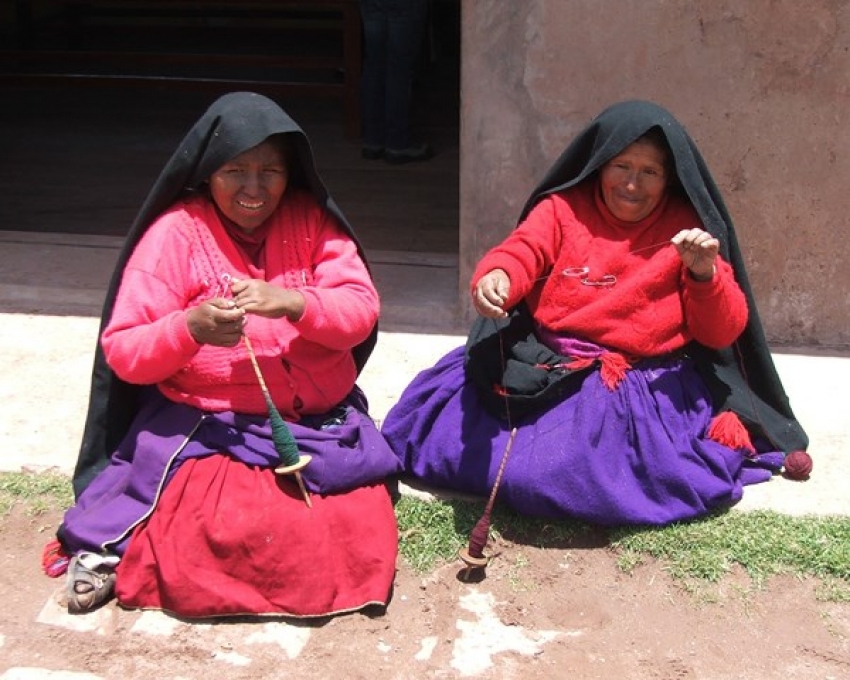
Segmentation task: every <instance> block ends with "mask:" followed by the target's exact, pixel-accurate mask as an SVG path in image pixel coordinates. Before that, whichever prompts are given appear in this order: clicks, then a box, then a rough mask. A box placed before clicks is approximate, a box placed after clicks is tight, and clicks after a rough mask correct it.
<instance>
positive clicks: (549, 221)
mask: <svg viewBox="0 0 850 680" xmlns="http://www.w3.org/2000/svg"><path fill="white" fill-rule="evenodd" d="M559 219H560V218H559V216H558V215H557V212H556V206H555V202H554V201H553V199H552V198H546V199H543V200H542V201H541V202H540V203H538V204H537V205H536V206H535V207H534V208H533V209H532V210H531V212H530V213H529V214H528V216H527V217H526V219H525V220H524V221H523V222H522V223H521V224H520V225H519V226H518V227H517V228H516V229H515V230H514V231H513V232H511V234H510V235H509V236H508V237H507V238H506V239H505V240H504V241H503V242H502V243H501V244H499V245H498V246H496V247H495V248H493V249H492V250H490V251H489V252H488V253H487V254H486V255H485V256H484V257H483V258H482V259H481V261H480V262H479V263H478V266H476V268H475V271H474V273H473V274H472V282H471V286H470V289H471V290H472V291H474V290H475V285H476V284H477V283H478V281H479V279H480V278H481V277H482V276H484V275H485V274H487V273H488V272H491V271H493V270H494V269H503V270H504V271H505V272H506V273H507V275H508V279H510V282H511V286H510V291H509V292H508V300H507V302H506V303H505V307H506V308H510V307H513V306H515V305H516V304H518V303H519V302H520V300H522V299H523V298H524V297H525V296H526V295H528V293H529V292H530V291H531V289H532V287H533V286H534V284H535V283H536V282H537V281H538V280H539V279H540V277H541V276H545V275H546V274H548V273H549V271H550V270H551V269H552V266H553V265H554V263H555V261H556V260H557V256H558V252H559V250H560V244H561V231H560V230H559V229H557V228H556V226H555V225H557V224H558V223H559Z"/></svg>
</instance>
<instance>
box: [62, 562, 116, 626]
mask: <svg viewBox="0 0 850 680" xmlns="http://www.w3.org/2000/svg"><path fill="white" fill-rule="evenodd" d="M117 561H118V560H117V558H115V557H111V556H110V557H105V558H104V557H101V556H100V555H95V554H94V553H80V554H78V555H74V556H73V557H72V558H71V561H70V563H69V564H68V581H67V595H68V612H69V613H71V614H84V613H85V612H90V611H93V610H94V609H97V608H98V607H99V606H100V605H102V604H103V603H105V602H106V601H107V600H110V599H112V596H113V594H114V592H115V565H116V564H117Z"/></svg>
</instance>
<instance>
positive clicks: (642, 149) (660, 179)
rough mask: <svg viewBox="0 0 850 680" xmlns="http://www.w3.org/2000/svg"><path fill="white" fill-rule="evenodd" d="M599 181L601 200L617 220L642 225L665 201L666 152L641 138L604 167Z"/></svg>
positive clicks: (647, 139) (656, 144)
mask: <svg viewBox="0 0 850 680" xmlns="http://www.w3.org/2000/svg"><path fill="white" fill-rule="evenodd" d="M599 181H600V185H601V187H602V198H603V199H604V200H605V205H606V206H608V210H610V211H611V212H612V213H613V215H614V217H616V218H617V219H620V220H623V221H624V222H639V221H640V220H642V219H643V218H644V217H646V216H647V215H649V214H650V213H651V212H652V211H653V210H655V208H656V206H657V205H658V204H659V203H660V202H661V199H662V198H663V197H664V192H665V190H666V189H667V149H665V148H663V147H662V146H660V144H659V143H658V142H655V141H653V140H651V139H650V138H647V137H642V138H640V139H638V140H637V141H636V142H633V143H632V144H630V145H629V146H627V147H626V148H625V149H624V150H623V151H622V152H621V153H620V154H618V155H617V156H614V158H612V159H611V160H610V161H608V162H607V163H606V164H605V165H604V166H602V170H601V171H600V173H599Z"/></svg>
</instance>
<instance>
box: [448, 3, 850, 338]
mask: <svg viewBox="0 0 850 680" xmlns="http://www.w3.org/2000/svg"><path fill="white" fill-rule="evenodd" d="M461 21H462V63H461V74H462V75H461V77H462V85H461V93H462V99H461V186H460V191H461V206H460V218H461V220H460V221H461V227H460V244H461V280H460V288H461V294H462V299H463V300H464V301H467V300H468V297H469V296H468V294H467V293H466V290H467V281H468V279H469V276H470V273H471V269H472V267H473V266H474V264H475V262H476V261H477V259H478V258H479V257H480V256H481V254H482V253H483V252H484V251H485V250H486V249H487V248H489V247H490V246H492V245H494V244H495V243H496V242H498V241H499V240H500V239H501V238H502V237H503V236H504V235H505V234H507V233H508V231H509V230H510V229H511V228H513V226H514V222H515V220H516V218H517V216H518V214H519V210H520V208H521V206H522V204H523V203H524V201H525V199H526V198H527V196H528V194H529V193H530V191H531V189H532V188H533V187H534V185H535V184H536V183H537V182H538V181H539V180H540V179H541V178H542V176H543V174H544V173H545V172H546V170H547V169H548V168H549V166H550V165H551V163H552V162H553V161H554V160H555V158H556V157H557V156H558V155H559V154H560V152H561V151H562V150H563V149H564V147H565V146H566V145H567V143H568V142H569V140H570V139H571V138H572V136H573V135H574V134H575V133H576V132H577V131H578V130H579V129H581V128H582V127H583V126H584V125H585V124H586V123H587V121H588V120H589V119H590V118H592V117H593V116H594V115H596V114H597V113H598V112H599V111H601V110H602V109H603V108H604V107H605V106H607V105H609V104H610V103H612V102H614V101H618V100H622V99H631V98H642V99H650V100H654V101H656V102H658V103H659V104H661V105H663V106H665V107H666V108H668V109H669V110H670V111H672V112H673V114H674V115H675V116H676V117H677V118H678V119H679V120H680V121H682V122H683V123H684V125H685V126H686V127H687V129H688V131H689V132H690V134H691V136H692V137H693V138H694V139H695V140H696V142H697V144H698V146H699V147H700V150H701V151H702V153H703V155H704V156H705V159H706V161H707V162H708V165H709V167H710V169H711V171H712V173H713V175H714V178H715V180H716V181H717V183H718V184H719V186H720V189H721V191H723V193H724V197H725V199H726V202H727V204H728V207H729V209H730V211H731V213H732V216H733V219H734V221H735V224H736V230H737V234H738V238H739V240H740V242H741V244H742V248H743V250H744V253H745V256H746V260H747V264H748V272H749V275H750V279H751V282H752V284H753V289H754V291H755V295H756V299H757V301H758V305H759V311H760V313H761V315H762V319H763V322H764V325H765V331H766V333H767V336H768V339H769V340H770V341H771V343H772V344H773V345H774V346H781V345H794V346H807V347H815V346H821V347H825V348H841V349H847V348H850V264H848V263H850V237H848V218H847V214H848V203H849V201H848V196H849V195H850V187H848V184H850V161H848V158H850V130H848V124H850V4H848V3H846V2H843V1H842V0H808V1H807V2H805V3H797V2H793V1H792V0H784V1H783V0H747V1H746V2H739V1H737V0H716V1H715V2H711V3H693V2H689V1H688V0H524V1H523V2H504V0H463V5H462V17H461Z"/></svg>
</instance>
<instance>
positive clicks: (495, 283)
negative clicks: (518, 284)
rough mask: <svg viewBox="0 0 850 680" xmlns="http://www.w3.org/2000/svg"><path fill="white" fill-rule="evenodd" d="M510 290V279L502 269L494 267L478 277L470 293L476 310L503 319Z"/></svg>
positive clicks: (489, 316)
mask: <svg viewBox="0 0 850 680" xmlns="http://www.w3.org/2000/svg"><path fill="white" fill-rule="evenodd" d="M510 292H511V280H510V279H509V278H508V274H507V272H506V271H505V270H504V269H494V270H492V271H490V272H487V273H486V274H484V276H482V277H481V278H480V279H478V283H476V284H475V291H474V292H473V294H472V304H473V305H475V309H476V311H477V312H478V313H479V314H480V315H481V316H484V317H487V318H490V319H503V318H505V317H506V316H507V315H508V313H507V312H506V311H505V309H504V304H505V302H507V301H508V296H509V295H510Z"/></svg>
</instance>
